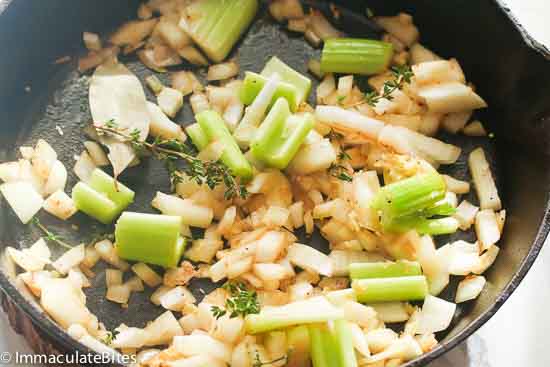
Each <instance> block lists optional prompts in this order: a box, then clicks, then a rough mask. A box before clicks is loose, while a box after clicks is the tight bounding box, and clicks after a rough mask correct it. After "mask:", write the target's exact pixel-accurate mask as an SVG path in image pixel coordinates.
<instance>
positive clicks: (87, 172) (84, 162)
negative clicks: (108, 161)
mask: <svg viewBox="0 0 550 367" xmlns="http://www.w3.org/2000/svg"><path fill="white" fill-rule="evenodd" d="M96 168H97V166H96V164H95V162H94V161H93V160H92V158H91V157H90V155H89V154H88V152H87V151H82V153H80V156H79V157H78V159H77V161H76V163H75V165H74V168H73V171H74V173H75V174H76V176H77V177H78V178H79V179H80V181H82V182H88V181H90V178H91V177H92V172H93V171H94V170H95V169H96Z"/></svg>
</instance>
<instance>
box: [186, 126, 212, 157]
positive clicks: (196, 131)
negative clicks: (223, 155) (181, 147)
mask: <svg viewBox="0 0 550 367" xmlns="http://www.w3.org/2000/svg"><path fill="white" fill-rule="evenodd" d="M185 132H186V133H187V135H189V137H190V138H191V141H192V142H193V144H194V145H195V146H196V147H197V149H198V150H199V151H201V150H203V149H204V148H206V146H207V145H208V136H206V134H205V133H204V131H202V129H201V127H200V125H199V124H197V123H194V124H192V125H189V126H187V127H186V128H185Z"/></svg>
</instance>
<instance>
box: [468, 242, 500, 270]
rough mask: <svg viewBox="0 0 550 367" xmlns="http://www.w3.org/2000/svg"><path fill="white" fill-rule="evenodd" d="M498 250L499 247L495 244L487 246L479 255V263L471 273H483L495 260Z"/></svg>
mask: <svg viewBox="0 0 550 367" xmlns="http://www.w3.org/2000/svg"><path fill="white" fill-rule="evenodd" d="M499 251H500V248H498V246H496V245H493V246H491V247H489V249H488V250H487V251H485V252H484V253H483V254H482V255H481V256H480V257H479V265H478V266H477V267H476V268H475V269H474V270H473V273H474V274H483V273H484V272H485V270H487V269H489V267H490V266H491V265H493V263H494V262H495V260H496V258H497V255H498V253H499Z"/></svg>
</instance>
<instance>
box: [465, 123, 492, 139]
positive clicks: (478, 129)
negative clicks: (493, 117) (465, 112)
mask: <svg viewBox="0 0 550 367" xmlns="http://www.w3.org/2000/svg"><path fill="white" fill-rule="evenodd" d="M462 132H463V133H464V135H467V136H487V131H486V130H485V128H484V127H483V124H482V123H481V121H479V120H475V121H472V122H470V123H469V124H468V125H466V127H464V129H463V130H462Z"/></svg>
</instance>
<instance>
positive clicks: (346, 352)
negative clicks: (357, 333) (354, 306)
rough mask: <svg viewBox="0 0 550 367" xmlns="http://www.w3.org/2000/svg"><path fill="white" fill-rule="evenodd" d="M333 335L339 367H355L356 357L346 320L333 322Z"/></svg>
mask: <svg viewBox="0 0 550 367" xmlns="http://www.w3.org/2000/svg"><path fill="white" fill-rule="evenodd" d="M333 326H334V331H333V333H334V335H335V337H336V345H337V348H338V357H339V362H340V363H339V366H340V367H357V357H356V356H355V350H354V349H353V337H352V335H351V326H350V323H349V321H347V320H336V321H334V325H333Z"/></svg>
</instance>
